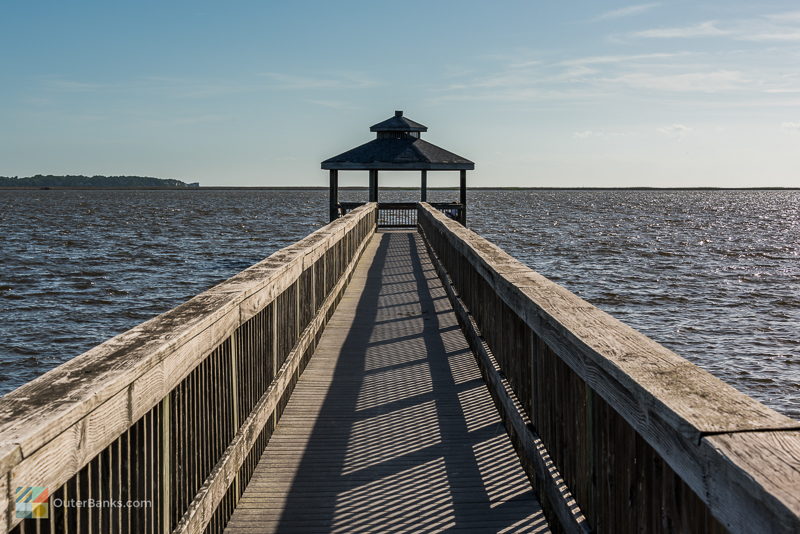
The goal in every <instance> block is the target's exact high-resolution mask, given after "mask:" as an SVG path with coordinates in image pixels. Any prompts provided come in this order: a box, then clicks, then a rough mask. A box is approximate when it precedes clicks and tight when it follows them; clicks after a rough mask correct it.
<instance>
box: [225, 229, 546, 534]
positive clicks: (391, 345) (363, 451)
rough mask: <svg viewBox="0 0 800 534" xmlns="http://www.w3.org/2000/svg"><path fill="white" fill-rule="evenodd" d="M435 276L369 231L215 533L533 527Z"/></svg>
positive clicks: (398, 239) (410, 250) (524, 493)
mask: <svg viewBox="0 0 800 534" xmlns="http://www.w3.org/2000/svg"><path fill="white" fill-rule="evenodd" d="M441 287H442V286H441V283H440V282H439V280H438V278H436V277H435V276H432V273H431V271H430V263H429V258H428V257H427V254H425V250H424V246H423V245H422V243H421V240H420V239H419V237H418V236H417V234H416V233H412V232H387V233H382V234H378V235H376V236H375V237H374V238H373V242H372V243H371V245H370V248H369V250H368V251H366V252H365V253H364V258H363V260H362V261H361V263H360V264H359V265H358V268H357V271H356V272H355V273H354V275H353V281H352V282H351V284H350V285H349V286H348V288H347V290H346V292H345V294H344V296H343V298H342V300H341V303H340V304H339V306H338V307H337V309H336V312H335V314H334V316H333V317H332V318H331V320H330V321H329V322H328V324H327V326H326V328H325V331H324V332H323V334H322V336H321V338H320V342H319V344H318V345H317V347H316V350H315V353H314V356H313V358H312V359H311V362H310V364H309V366H308V368H307V369H306V370H305V372H304V373H303V375H302V376H301V377H300V380H299V381H298V383H297V386H296V388H295V390H294V391H293V393H292V396H291V399H290V400H289V403H288V405H287V407H286V410H285V412H284V414H283V417H282V418H281V421H280V422H279V424H278V426H277V429H276V431H275V434H274V435H273V436H272V438H271V439H270V441H269V445H268V447H267V449H266V451H265V453H264V455H263V457H262V459H261V461H260V462H259V464H258V467H257V468H256V470H255V472H254V474H253V477H252V479H251V480H250V483H249V485H248V487H247V489H246V491H245V494H244V495H243V497H242V499H241V500H240V501H239V504H238V506H237V509H236V511H235V513H234V515H233V516H232V518H231V521H230V523H229V526H228V529H227V532H229V533H234V532H239V531H243V532H245V531H260V532H272V531H292V532H294V531H300V532H303V531H311V532H325V531H331V530H341V531H397V530H401V529H403V528H405V529H406V530H414V531H425V530H437V528H436V527H435V525H438V524H439V523H437V521H439V520H438V519H435V518H437V517H441V518H442V519H443V520H442V523H441V528H442V529H444V528H447V529H454V530H458V529H463V528H473V529H476V530H481V529H482V530H483V531H487V532H495V531H500V530H501V529H502V528H506V527H508V528H509V530H510V531H515V530H516V531H524V532H527V531H534V529H535V528H539V529H540V531H542V532H545V531H546V523H545V522H544V520H543V518H542V517H541V511H540V510H539V507H538V505H537V504H536V502H535V500H534V499H533V498H532V493H531V490H530V486H529V483H528V481H527V480H526V478H525V476H524V474H523V473H522V471H521V469H520V468H519V465H518V463H517V460H516V457H515V455H514V454H513V449H511V447H510V444H509V443H508V438H507V437H506V436H505V434H504V433H503V431H502V428H500V427H499V425H498V423H499V420H498V418H497V414H496V412H495V410H494V407H493V405H492V402H491V399H490V397H489V395H488V393H487V391H486V389H485V387H484V386H483V384H481V382H480V374H479V373H478V370H477V367H476V365H475V361H474V356H473V355H472V354H470V352H469V350H468V346H467V344H466V341H465V340H464V338H463V336H462V335H461V334H460V333H459V332H458V331H457V330H454V327H455V325H456V322H455V317H454V316H453V313H452V309H451V308H450V307H449V305H448V304H447V301H446V300H444V299H441V298H440V297H439V295H441V291H442V289H441ZM432 518H433V519H432ZM431 521H433V523H431ZM512 527H515V528H512Z"/></svg>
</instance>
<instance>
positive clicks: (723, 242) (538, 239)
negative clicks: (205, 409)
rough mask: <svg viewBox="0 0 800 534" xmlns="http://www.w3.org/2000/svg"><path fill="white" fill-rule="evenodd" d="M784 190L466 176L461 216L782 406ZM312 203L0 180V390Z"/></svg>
mask: <svg viewBox="0 0 800 534" xmlns="http://www.w3.org/2000/svg"><path fill="white" fill-rule="evenodd" d="M381 195H382V196H381V198H382V200H387V201H392V200H394V201H402V200H414V199H415V197H414V193H412V192H400V191H386V192H382V193H381ZM365 196H366V193H365V192H353V191H343V192H342V197H343V198H342V200H363V199H364V197H365ZM456 197H457V193H456V192H453V191H435V192H432V194H431V200H432V201H446V200H455V199H456ZM798 205H800V192H797V191H648V192H642V191H578V192H576V191H474V192H470V204H469V212H468V217H469V225H470V227H471V228H472V229H473V230H475V231H476V232H478V233H480V234H482V235H484V236H485V237H487V238H488V239H490V240H492V241H494V242H496V243H497V244H498V245H500V246H501V247H503V248H505V249H506V250H507V251H508V252H509V253H510V254H512V255H513V256H515V257H517V258H518V259H520V260H521V261H522V262H524V263H526V264H528V265H529V266H531V267H532V268H534V269H535V270H537V271H539V272H540V273H542V274H544V275H545V276H548V277H550V278H551V279H553V280H555V281H556V282H558V283H560V284H562V285H564V286H565V287H567V288H568V289H570V290H571V291H573V292H575V293H577V294H578V295H580V296H581V297H583V298H585V299H586V300H588V301H590V302H592V303H594V304H596V305H597V306H599V307H600V308H602V309H603V310H605V311H607V312H609V313H611V314H612V315H614V316H616V317H617V318H619V319H621V320H622V321H624V322H626V323H628V324H629V325H631V326H633V327H634V328H636V329H638V330H640V331H642V332H644V333H645V334H647V335H649V336H650V337H652V338H654V339H656V340H657V341H659V342H661V343H663V344H664V345H666V346H667V347H669V348H671V349H672V350H674V351H675V352H677V353H678V354H680V355H682V356H684V357H686V358H688V359H689V360H691V361H693V362H694V363H696V364H698V365H700V366H701V367H703V368H705V369H706V370H708V371H709V372H711V373H713V374H715V375H716V376H718V377H720V378H722V379H723V380H725V381H727V382H728V383H730V384H732V385H733V386H735V387H736V388H738V389H740V390H741V391H744V392H745V393H747V394H749V395H752V396H753V397H756V398H757V399H759V400H760V401H762V402H764V403H765V404H767V405H769V406H771V407H773V408H775V409H776V410H778V411H780V412H782V413H784V414H786V415H789V416H791V417H794V418H797V419H800V261H799V260H800V211H799V210H798ZM326 216H327V192H326V191H0V229H1V231H0V262H1V264H2V266H3V268H2V270H0V394H2V393H5V392H8V391H10V390H11V389H13V388H15V387H17V386H19V385H20V384H23V383H25V382H27V381H29V380H31V379H32V378H35V377H36V376H38V375H40V374H42V373H43V372H45V371H47V370H49V369H51V368H53V367H55V366H56V365H58V364H60V363H62V362H64V361H66V360H68V359H70V358H72V357H73V356H75V355H77V354H79V353H81V352H83V351H85V350H87V349H89V348H91V347H93V346H94V345H96V344H98V343H100V342H102V341H103V340H105V339H107V338H109V337H111V336H113V335H115V334H118V333H120V332H122V331H124V330H126V329H128V328H130V327H132V326H134V325H136V324H138V323H140V322H142V321H144V320H147V319H149V318H151V317H152V316H154V315H156V314H158V313H162V312H164V311H166V310H168V309H170V308H172V307H174V306H175V305H177V304H179V303H180V302H183V301H184V300H186V299H188V298H190V297H191V296H193V295H195V294H196V293H198V292H200V291H202V290H204V289H206V288H208V287H210V286H212V285H214V284H215V283H217V282H219V281H222V280H224V279H226V278H228V277H229V276H231V275H233V274H235V273H236V272H238V271H240V270H242V269H243V268H245V267H247V266H249V265H251V264H252V263H255V262H256V261H259V260H260V259H262V258H263V257H265V256H267V255H269V254H271V253H272V252H274V251H275V250H277V249H279V248H281V247H283V246H286V245H288V244H290V243H292V242H294V241H296V240H298V239H300V238H302V237H303V236H305V235H306V234H308V233H309V232H311V231H312V230H314V229H315V228H317V227H319V226H320V225H321V224H324V223H325V218H326Z"/></svg>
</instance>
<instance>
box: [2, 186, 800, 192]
mask: <svg viewBox="0 0 800 534" xmlns="http://www.w3.org/2000/svg"><path fill="white" fill-rule="evenodd" d="M467 189H468V190H470V191H800V187H646V186H636V187H548V186H541V187H468V188H467ZM327 190H328V187H327V186H223V185H219V186H213V185H212V186H200V187H191V188H188V187H89V186H77V187H66V186H43V187H36V186H23V187H11V186H0V191H187V192H193V191H327ZM339 190H340V191H367V190H368V188H367V187H363V186H349V187H339ZM381 190H384V191H418V190H419V187H381ZM428 191H458V188H457V187H428Z"/></svg>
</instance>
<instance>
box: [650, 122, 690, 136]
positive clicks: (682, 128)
mask: <svg viewBox="0 0 800 534" xmlns="http://www.w3.org/2000/svg"><path fill="white" fill-rule="evenodd" d="M657 131H658V133H660V134H663V135H666V136H667V137H673V138H680V137H683V136H684V135H686V134H688V133H689V132H691V131H693V128H690V127H689V126H686V125H685V124H670V125H669V126H663V127H661V128H658V129H657Z"/></svg>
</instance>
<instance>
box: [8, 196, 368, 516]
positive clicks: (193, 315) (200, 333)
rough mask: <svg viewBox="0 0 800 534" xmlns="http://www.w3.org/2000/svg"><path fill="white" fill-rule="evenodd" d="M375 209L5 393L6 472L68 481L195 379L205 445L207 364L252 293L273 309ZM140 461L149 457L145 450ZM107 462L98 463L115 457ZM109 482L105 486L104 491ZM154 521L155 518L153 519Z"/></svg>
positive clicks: (190, 406) (194, 416) (242, 316)
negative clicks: (200, 372) (204, 379)
mask: <svg viewBox="0 0 800 534" xmlns="http://www.w3.org/2000/svg"><path fill="white" fill-rule="evenodd" d="M375 209H376V207H375V206H374V205H367V206H364V207H362V208H359V209H358V210H355V211H354V212H353V213H352V215H351V216H350V217H344V218H342V219H337V221H335V222H333V223H331V224H329V225H328V226H326V227H323V228H322V229H320V230H318V231H316V232H314V233H312V234H311V235H309V236H308V237H307V238H305V239H303V240H301V241H300V242H298V243H295V244H294V245H291V246H289V247H286V248H285V249H282V250H281V251H278V252H277V253H276V254H274V255H273V256H271V257H270V258H267V259H266V260H264V261H262V262H259V263H258V264H256V265H254V266H253V267H251V268H249V269H246V270H245V271H243V272H242V273H240V274H239V275H237V276H234V277H232V278H231V279H229V280H228V281H226V282H223V283H222V284H220V285H218V286H215V287H214V288H212V289H210V290H208V291H206V292H204V293H202V294H200V295H198V296H197V297H194V298H193V299H191V300H190V301H188V302H187V303H185V304H183V305H181V306H179V307H177V308H175V309H174V310H171V311H169V312H167V313H165V314H162V315H161V316H159V317H157V318H155V319H152V320H150V321H148V322H146V323H143V324H142V325H139V326H137V327H135V328H133V329H131V330H129V331H128V332H125V333H123V334H121V335H119V336H117V337H115V338H113V339H111V340H109V341H107V342H105V343H103V344H102V345H99V346H98V347H96V348H94V349H92V350H90V351H88V352H87V353H84V354H83V355H81V356H78V357H76V358H75V359H73V360H71V361H70V362H67V363H66V364H64V365H62V366H60V367H58V368H56V369H54V370H53V371H50V372H48V373H46V374H45V375H43V376H42V377H39V378H38V379H36V380H34V381H32V382H31V383H29V384H26V385H24V386H22V387H21V388H19V389H17V390H15V391H14V392H12V393H10V394H8V395H6V396H5V397H3V398H2V399H0V467H2V470H0V476H2V477H3V478H5V479H6V480H7V482H12V483H19V484H21V485H44V486H48V487H50V488H51V489H54V488H57V487H59V486H60V485H61V484H63V483H64V482H65V481H66V480H67V479H69V477H71V476H73V475H74V474H75V473H76V472H77V471H78V470H80V469H81V468H82V467H83V466H84V465H85V464H86V463H87V462H89V461H90V460H91V459H92V458H93V457H95V456H97V454H99V453H101V452H103V454H105V456H103V458H109V457H110V456H109V454H110V453H108V454H106V452H104V451H106V449H107V448H108V447H109V446H111V445H112V444H113V443H114V442H115V441H116V440H117V439H118V437H119V436H120V435H121V434H122V433H124V432H125V431H126V430H127V429H128V428H129V427H131V425H132V424H133V423H134V422H135V421H136V420H137V419H139V418H141V417H143V416H146V417H147V420H148V421H149V423H148V424H150V425H151V426H152V425H154V423H153V422H154V421H155V418H156V417H157V414H151V412H152V410H153V409H154V407H156V406H157V405H158V404H159V403H160V402H161V401H162V399H164V398H165V397H166V396H167V395H168V394H169V392H170V391H171V390H173V388H175V387H176V385H178V384H181V383H183V381H185V380H186V379H187V377H191V380H190V381H189V387H190V389H189V390H188V391H190V392H191V395H190V397H188V398H187V402H185V403H182V404H181V407H180V411H181V413H182V412H183V411H184V410H187V415H188V417H189V423H188V424H189V425H190V426H189V427H187V428H186V430H185V431H183V432H184V434H182V435H181V436H178V437H179V438H180V439H183V440H184V441H185V442H186V439H190V440H191V443H196V442H198V440H199V439H201V431H200V428H201V426H202V425H201V422H200V419H199V413H200V399H201V398H200V397H199V395H200V389H199V388H200V385H201V381H202V378H201V375H198V374H197V372H196V370H197V369H198V366H200V365H201V364H202V363H203V362H205V361H206V359H207V358H208V356H209V354H212V353H213V352H214V351H215V350H216V349H215V347H218V346H222V345H221V344H222V342H223V341H224V340H226V339H229V338H230V337H231V336H232V334H233V333H234V331H235V330H236V329H237V328H238V327H239V326H240V324H242V323H243V322H244V321H245V320H247V319H248V318H249V317H247V314H249V313H257V310H255V309H253V304H254V302H255V300H257V299H256V298H251V297H253V295H259V298H260V301H259V304H261V305H263V306H267V305H269V304H270V302H271V300H274V299H275V298H277V297H278V295H280V294H281V291H279V290H286V289H287V288H289V287H290V286H292V285H293V284H294V285H296V283H297V280H298V279H299V278H300V277H301V275H302V274H303V272H304V269H303V266H304V264H305V265H308V266H309V268H310V266H311V265H314V264H315V263H316V262H317V261H319V260H321V259H322V258H323V256H324V255H326V254H327V253H328V252H329V249H331V248H337V249H338V250H344V249H343V248H342V247H343V242H345V241H346V242H347V243H348V245H347V246H348V247H350V246H352V245H351V244H350V243H351V242H352V234H351V233H350V232H351V231H353V230H354V229H355V228H356V227H357V226H358V227H359V228H362V229H364V230H366V229H367V228H368V226H364V224H365V223H366V221H367V220H369V221H371V222H369V223H366V224H369V225H371V228H373V229H374V212H375ZM359 225H360V226H359ZM342 257H343V258H344V257H345V256H344V254H343V255H342ZM332 274H333V273H332ZM338 274H339V273H338V271H337V272H336V276H337V277H338ZM265 294H266V298H265ZM295 308H296V309H299V308H297V306H295ZM296 320H299V316H297V315H296ZM293 341H294V340H293ZM229 345H230V344H229ZM226 350H230V349H226ZM203 372H204V373H205V372H206V371H203ZM226 373H227V375H229V374H230V373H228V372H227V371H223V375H226ZM202 376H204V375H202ZM234 421H235V419H234ZM142 431H146V435H143V436H142V440H144V441H142V442H141V447H143V449H142V454H145V455H149V456H148V458H149V459H147V460H146V461H150V462H152V461H155V460H156V456H155V454H156V451H155V448H156V447H158V445H157V443H158V436H160V430H159V427H157V426H153V427H152V428H150V430H146V429H144V427H143V428H142ZM136 439H139V438H138V437H137V438H136ZM137 443H139V442H137ZM148 443H149V444H148ZM186 443H189V442H186ZM220 443H222V442H220ZM136 446H137V447H139V445H136ZM159 448H160V447H159ZM220 452H221V451H220ZM137 454H138V453H137ZM182 454H183V452H182ZM137 461H139V460H137ZM141 461H145V458H144V456H143V457H142V458H141ZM98 462H101V463H99V464H98V466H99V465H101V464H102V465H105V463H107V461H105V460H98ZM103 462H105V463H103ZM186 462H187V464H186V469H188V471H187V473H186V474H187V476H188V477H189V478H188V484H189V485H190V486H193V485H195V484H197V483H198V480H199V478H200V477H201V473H202V470H203V469H207V467H202V465H201V464H202V459H200V458H195V457H187V460H186ZM109 465H110V464H109ZM121 466H122V463H120V469H122V467H121ZM98 469H99V467H98ZM9 477H10V478H9ZM90 478H91V477H90ZM137 484H139V483H138V482H137ZM102 487H103V486H98V488H99V489H98V491H100V490H101V489H102ZM137 487H139V486H137ZM11 506H12V505H11V503H10V502H8V503H6V507H7V508H4V509H3V514H4V516H6V517H9V520H8V522H9V524H8V525H3V526H4V527H5V528H11V527H12V526H14V525H15V524H16V523H18V522H19V520H18V519H16V518H13V517H11V513H12V511H13V510H11V508H8V507H11ZM176 513H180V514H182V513H183V510H180V511H178V510H176ZM106 516H109V517H110V514H108V513H106V514H105V515H103V514H102V513H100V512H98V517H101V518H104V519H102V521H106V519H105V518H106ZM154 520H155V519H153V518H151V519H150V521H151V523H152V521H154ZM0 531H2V530H0Z"/></svg>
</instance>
